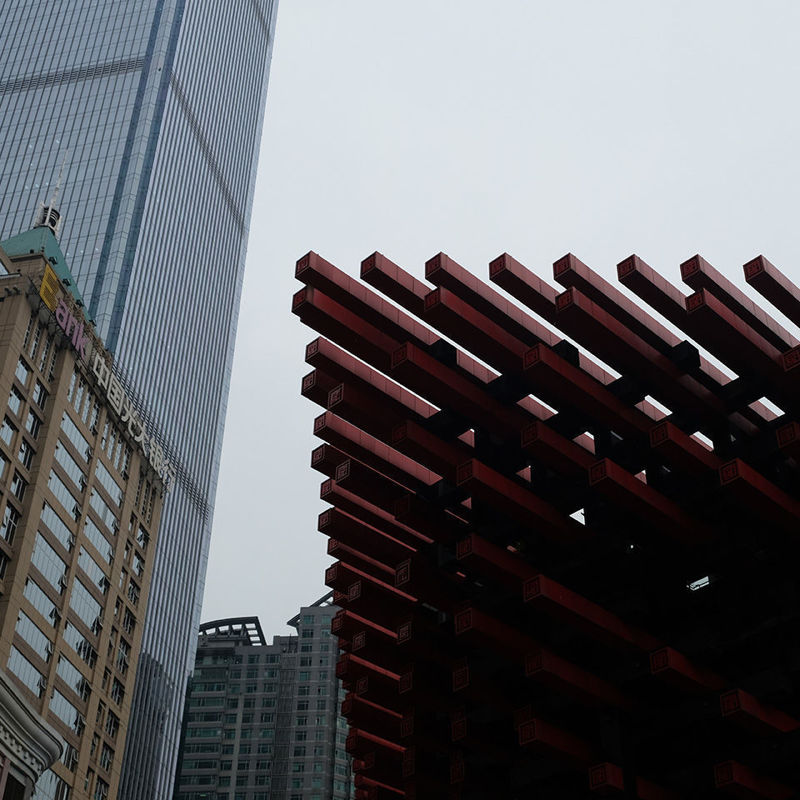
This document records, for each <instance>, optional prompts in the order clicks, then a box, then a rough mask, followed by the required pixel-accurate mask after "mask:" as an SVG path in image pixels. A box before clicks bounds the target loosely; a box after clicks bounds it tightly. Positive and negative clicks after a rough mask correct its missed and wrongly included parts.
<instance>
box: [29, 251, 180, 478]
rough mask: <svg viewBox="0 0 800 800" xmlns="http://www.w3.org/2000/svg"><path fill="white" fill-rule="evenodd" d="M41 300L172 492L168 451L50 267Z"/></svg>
mask: <svg viewBox="0 0 800 800" xmlns="http://www.w3.org/2000/svg"><path fill="white" fill-rule="evenodd" d="M39 296H40V297H41V298H42V301H43V302H44V304H45V305H46V306H47V307H48V308H49V309H50V310H51V311H52V312H53V314H54V315H55V319H56V322H57V323H58V326H59V328H61V330H62V331H63V332H64V335H65V336H66V337H67V340H68V341H69V342H70V344H71V345H72V348H73V350H75V352H76V353H77V354H78V356H80V358H81V361H83V362H84V364H86V365H87V367H90V368H91V370H92V373H93V374H94V376H95V378H96V379H97V385H98V386H99V387H100V389H101V390H102V392H103V394H104V395H105V397H104V400H105V402H106V405H107V406H108V407H109V408H111V409H112V410H113V411H114V413H115V414H116V415H117V416H118V417H119V421H120V423H121V424H122V425H124V426H126V427H127V429H128V433H129V435H130V437H131V438H132V439H133V441H134V442H136V444H138V445H139V447H140V449H141V451H142V453H143V454H144V457H145V458H146V459H147V460H148V461H149V463H150V466H151V467H152V468H153V469H154V470H155V471H156V473H158V475H159V476H160V477H161V480H162V481H163V482H164V488H165V489H166V490H167V491H169V490H170V489H171V488H172V486H173V484H174V483H175V478H176V472H175V467H174V466H173V465H172V464H171V463H170V462H169V460H168V459H167V457H166V455H165V453H164V449H163V448H162V447H161V445H160V444H159V443H158V442H157V441H156V438H155V437H154V436H151V435H149V434H148V432H147V430H146V429H145V426H144V423H143V422H142V418H141V417H140V416H139V414H138V413H137V412H136V410H135V409H134V407H133V403H132V401H131V399H130V398H129V397H128V395H127V393H126V392H125V389H124V388H123V386H122V384H121V383H120V381H119V379H118V378H117V376H116V375H114V372H113V370H112V369H111V367H109V366H108V363H107V361H106V359H107V356H106V353H105V352H104V351H103V350H102V349H100V348H99V347H98V346H97V344H96V342H95V339H94V337H93V336H90V335H89V331H88V329H87V328H86V327H85V325H84V322H83V320H79V319H77V318H76V317H75V315H74V314H73V313H72V311H71V310H70V307H69V306H68V305H67V302H66V300H65V299H64V297H63V295H62V294H61V282H60V281H59V279H58V276H57V275H56V273H55V272H54V271H53V269H52V268H51V267H49V266H48V267H46V268H45V273H44V276H43V277H42V285H41V287H40V289H39Z"/></svg>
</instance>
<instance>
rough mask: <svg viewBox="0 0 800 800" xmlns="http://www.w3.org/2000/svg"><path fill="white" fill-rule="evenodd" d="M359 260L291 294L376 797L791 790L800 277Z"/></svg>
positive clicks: (799, 536) (350, 667)
mask: <svg viewBox="0 0 800 800" xmlns="http://www.w3.org/2000/svg"><path fill="white" fill-rule="evenodd" d="M361 266H362V268H361V278H362V281H358V280H355V279H353V278H350V277H349V276H347V275H346V274H344V273H343V272H341V271H340V270H339V269H337V268H336V267H334V266H333V265H331V264H329V263H328V262H327V261H325V260H324V259H322V258H320V257H319V256H318V255H316V254H314V253H309V254H308V255H306V256H304V257H303V258H301V259H300V261H298V263H297V272H296V275H297V278H298V279H299V280H300V281H302V283H304V284H305V286H304V288H302V289H301V290H300V291H299V292H297V294H296V295H295V296H294V300H293V306H292V309H293V311H294V313H295V314H297V315H298V316H299V317H300V319H301V320H302V321H303V322H304V323H306V324H307V325H309V326H311V327H312V328H314V329H315V330H316V331H317V332H318V333H319V334H320V338H318V339H315V340H314V341H313V342H312V343H311V344H309V345H308V347H307V349H306V361H307V362H308V363H309V364H310V365H311V367H313V371H312V372H311V373H309V374H308V375H307V376H306V377H305V378H304V379H303V385H302V393H303V395H304V396H306V397H308V398H309V399H311V400H312V401H314V402H315V403H317V404H319V405H320V406H322V408H323V409H325V410H324V412H323V413H322V414H321V415H320V416H319V417H317V419H316V420H315V422H314V432H315V434H316V435H317V436H318V437H319V438H320V439H321V440H322V442H323V443H322V444H321V445H320V446H319V447H318V448H317V449H316V450H314V452H313V454H312V466H313V467H314V468H315V469H317V470H319V471H320V472H322V473H323V474H324V475H325V480H324V482H323V484H322V498H323V499H324V500H325V501H326V502H328V503H330V506H331V507H330V508H329V509H328V510H327V511H324V512H323V513H322V515H321V516H320V519H319V530H320V531H321V532H322V533H324V534H325V535H326V536H328V537H329V541H328V551H329V553H330V554H331V555H332V556H333V557H334V558H335V559H336V561H335V563H334V564H333V565H332V566H331V567H330V568H329V569H328V570H327V572H326V583H327V585H328V586H330V587H331V588H332V589H333V590H334V593H335V603H336V604H337V605H339V606H340V607H341V610H340V611H339V612H338V613H337V615H336V617H335V618H334V621H333V630H334V632H335V634H336V635H337V636H338V637H339V643H340V647H341V649H342V651H343V655H342V656H341V658H340V659H339V662H338V667H337V673H338V675H339V676H340V677H341V678H342V680H343V681H344V685H345V687H346V689H347V697H346V699H345V701H344V713H345V714H346V716H347V718H348V720H349V722H350V734H349V736H348V739H347V749H348V751H349V752H350V753H351V754H352V755H353V758H354V765H355V776H356V777H355V783H356V787H357V797H358V798H370V800H373V798H374V799H375V800H378V799H379V798H380V799H381V800H382V799H383V798H387V799H388V800H398V798H408V799H409V800H412V799H413V798H464V800H467V798H534V797H535V798H559V800H563V799H564V798H573V797H574V798H578V797H581V798H583V797H594V796H596V795H610V796H620V797H632V798H642V800H651V799H652V800H664V799H666V798H695V797H697V798H699V797H716V796H720V797H722V796H726V795H730V796H735V797H747V798H773V799H774V800H781V799H786V798H796V797H800V794H798V789H800V691H799V685H798V681H799V680H800V624H799V623H800V614H799V613H798V612H799V611H800V599H799V598H800V583H798V578H797V572H798V554H799V553H800V490H799V484H798V478H799V476H798V458H800V415H798V411H799V410H800V409H799V408H798V402H799V401H800V391H799V390H800V368H798V367H800V346H798V341H797V340H796V339H795V338H794V336H793V335H792V334H791V333H790V332H789V331H787V330H786V329H785V328H784V327H783V326H782V325H781V324H779V323H778V322H777V321H776V320H775V318H774V316H773V313H772V309H771V308H770V306H769V305H768V303H771V304H772V305H773V306H774V307H775V308H777V309H779V310H780V311H781V312H782V313H783V314H784V315H785V316H786V317H788V318H789V319H790V320H792V321H793V322H794V323H798V322H800V289H798V288H797V287H796V286H794V285H793V284H792V283H791V281H789V279H788V278H786V277H785V276H784V275H782V274H781V273H780V272H779V271H778V270H777V269H776V268H775V267H774V266H773V265H772V264H770V263H769V262H768V261H766V259H764V258H763V257H759V258H757V259H754V260H753V261H751V262H749V263H748V264H746V265H745V268H744V270H745V278H746V280H747V282H748V283H749V284H750V286H751V287H753V288H754V289H755V290H756V291H757V292H758V293H759V294H760V295H761V296H762V297H764V298H765V300H766V301H767V303H765V304H763V306H760V305H757V304H756V303H754V302H753V301H752V300H751V299H750V298H749V297H748V296H747V295H746V294H745V293H743V292H742V291H741V290H740V289H738V288H737V287H736V286H735V285H734V284H733V283H732V282H730V281H729V280H727V279H726V278H725V277H724V276H723V275H721V274H720V273H719V272H718V271H717V270H715V269H714V268H713V267H712V266H711V265H710V264H708V263H707V262H706V261H704V260H703V259H702V258H700V257H699V256H696V257H694V258H692V259H690V260H689V261H687V262H686V263H684V264H682V265H681V278H682V280H683V281H684V283H686V284H687V285H688V286H689V288H690V289H691V290H692V291H691V293H690V294H688V295H687V294H685V293H684V291H683V290H681V289H679V288H678V287H677V286H675V285H673V284H671V283H670V282H668V281H667V280H666V279H665V278H663V277H661V276H660V275H659V274H657V273H656V272H654V271H653V270H652V269H651V268H650V267H649V266H647V264H645V263H644V262H643V261H642V260H641V259H639V258H638V257H636V256H631V257H630V258H628V259H626V260H625V261H623V262H622V263H620V264H619V266H618V276H619V280H620V282H621V283H622V284H623V285H624V286H625V287H626V288H627V289H628V290H629V292H630V293H632V294H633V295H635V296H636V297H637V298H639V301H632V300H631V299H630V297H629V294H626V293H623V292H621V291H620V290H618V289H617V288H615V287H614V286H613V285H611V284H610V283H609V282H607V281H606V280H604V279H603V278H601V277H600V276H599V275H598V274H597V273H595V272H594V271H592V270H591V269H590V268H589V267H587V266H586V265H585V264H583V263H581V262H580V261H579V260H578V259H577V258H575V257H574V256H572V255H567V256H565V257H564V258H562V259H560V260H559V261H557V262H556V263H555V265H554V276H555V280H556V281H557V282H558V283H559V284H560V285H561V287H562V288H563V290H562V291H559V290H557V289H556V288H555V287H553V286H551V285H549V284H548V283H547V282H545V281H544V280H542V279H541V278H539V277H537V276H536V275H534V274H533V273H532V272H531V271H530V270H528V269H527V268H526V267H524V266H523V265H522V264H520V263H519V262H517V261H515V260H514V259H513V258H511V257H510V256H508V255H502V256H500V257H499V258H497V259H495V260H494V261H492V263H491V264H490V266H489V278H490V281H491V282H493V283H495V284H496V285H498V286H499V287H502V289H504V290H505V292H507V293H508V294H510V295H511V296H512V297H513V298H515V300H516V302H511V301H509V300H508V299H507V296H506V294H503V293H500V292H498V291H497V290H495V289H494V288H492V287H491V286H490V285H489V284H486V283H484V282H482V281H480V280H479V279H478V278H476V277H475V276H474V275H472V274H471V273H470V272H468V271H467V270H465V269H464V268H463V267H461V266H459V265H458V264H456V263H455V262H454V261H453V260H452V259H450V258H448V257H447V256H446V255H443V254H439V255H437V256H435V257H434V258H432V259H431V260H430V261H429V262H428V263H427V264H426V266H425V278H426V281H427V282H423V281H421V280H419V279H417V278H415V277H413V276H412V275H410V274H408V273H407V272H405V271H404V270H403V269H401V268H400V267H399V266H397V265H396V264H393V263H392V262H391V261H389V260H388V259H387V258H385V257H384V256H382V255H380V254H378V253H375V254H373V255H372V256H370V257H369V258H367V259H366V260H365V261H364V262H363V263H362V265H361ZM370 287H372V288H370ZM373 289H374V290H377V291H374V290H373ZM379 293H380V294H379ZM387 298H388V299H387ZM647 306H649V307H650V308H651V309H653V312H655V313H651V312H649V311H648V310H647ZM666 323H669V325H667V324H666ZM675 330H677V331H679V332H680V335H676V334H675V333H674V332H673V331H675ZM554 331H558V333H554ZM573 342H574V343H577V346H576V344H573ZM710 357H713V359H714V362H715V363H722V364H724V365H725V366H726V367H727V371H723V370H722V369H720V368H718V367H716V366H715V365H714V363H712V362H711V360H710ZM731 373H732V374H733V377H731ZM765 400H766V401H769V402H764V401H765ZM775 407H777V408H778V410H779V412H780V413H776V412H775V411H774V410H770V409H775Z"/></svg>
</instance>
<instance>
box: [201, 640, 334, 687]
mask: <svg viewBox="0 0 800 800" xmlns="http://www.w3.org/2000/svg"><path fill="white" fill-rule="evenodd" d="M201 647H202V643H201ZM315 650H319V652H320V653H327V652H330V643H329V642H327V641H326V642H320V641H315V642H308V641H306V642H303V643H302V644H301V645H300V648H299V652H301V653H313V652H314V651H315ZM291 652H292V653H294V652H295V651H294V650H292V651H291ZM287 657H289V655H288V654H287V653H285V652H284V653H264V654H255V655H253V654H251V655H248V656H247V660H246V663H247V664H281V663H282V662H283V661H284V660H285V659H286V658H287ZM244 663H245V659H244V657H243V656H242V655H229V654H220V653H203V652H202V650H199V651H198V654H197V658H196V659H195V672H197V671H198V670H204V669H205V668H206V667H207V666H209V665H222V666H225V665H230V664H244ZM225 674H226V675H229V676H230V677H231V678H234V679H235V678H239V677H241V671H239V672H238V673H237V672H236V670H231V671H230V673H228V672H227V671H225Z"/></svg>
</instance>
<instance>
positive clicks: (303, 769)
mask: <svg viewBox="0 0 800 800" xmlns="http://www.w3.org/2000/svg"><path fill="white" fill-rule="evenodd" d="M331 596H332V593H331V592H329V593H328V594H327V595H325V596H324V597H322V598H320V600H318V601H317V602H316V603H313V604H312V605H310V606H305V607H303V608H301V609H300V613H299V614H298V615H297V616H295V617H293V618H292V619H291V620H289V623H288V624H289V625H290V626H292V627H293V628H294V629H295V630H296V631H297V634H295V635H293V636H274V637H273V638H272V644H267V641H266V639H265V637H264V634H263V632H262V630H261V625H260V624H259V621H258V618H257V617H237V618H235V619H224V620H215V621H214V622H206V623H204V624H203V625H201V626H200V642H199V645H198V648H197V656H196V659H195V668H194V675H193V679H192V681H191V682H190V684H189V692H188V694H187V701H186V703H187V713H186V715H185V717H184V724H183V746H182V748H181V763H180V766H179V769H178V779H177V781H176V787H175V796H174V798H175V800H211V798H217V800H219V798H224V800H347V798H348V797H351V796H352V794H351V788H352V787H351V783H350V759H349V757H348V756H347V754H346V753H345V742H346V738H347V723H346V722H345V719H344V717H343V716H342V715H341V710H342V709H341V697H340V693H341V690H340V686H341V682H340V681H339V680H338V678H337V676H336V669H335V663H336V656H337V647H336V641H335V639H334V638H333V637H332V636H331V619H332V617H333V614H334V613H335V612H336V610H337V609H336V608H335V607H332V606H331Z"/></svg>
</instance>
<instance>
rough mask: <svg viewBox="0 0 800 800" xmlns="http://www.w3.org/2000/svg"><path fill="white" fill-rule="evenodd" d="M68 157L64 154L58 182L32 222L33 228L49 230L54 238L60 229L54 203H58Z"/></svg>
mask: <svg viewBox="0 0 800 800" xmlns="http://www.w3.org/2000/svg"><path fill="white" fill-rule="evenodd" d="M68 157H69V152H67V153H65V154H64V159H63V161H62V162H61V168H60V169H59V171H58V180H57V181H56V185H55V188H54V189H53V193H52V195H50V200H49V201H48V202H47V203H42V204H41V206H40V207H39V211H38V212H37V214H36V218H35V219H34V221H33V227H34V228H42V227H44V228H50V230H51V231H52V232H53V235H55V236H58V232H59V230H60V229H61V212H60V211H59V210H58V207H57V206H56V203H57V202H58V196H59V194H61V187H62V184H63V179H64V169H65V168H66V165H67V158H68Z"/></svg>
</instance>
